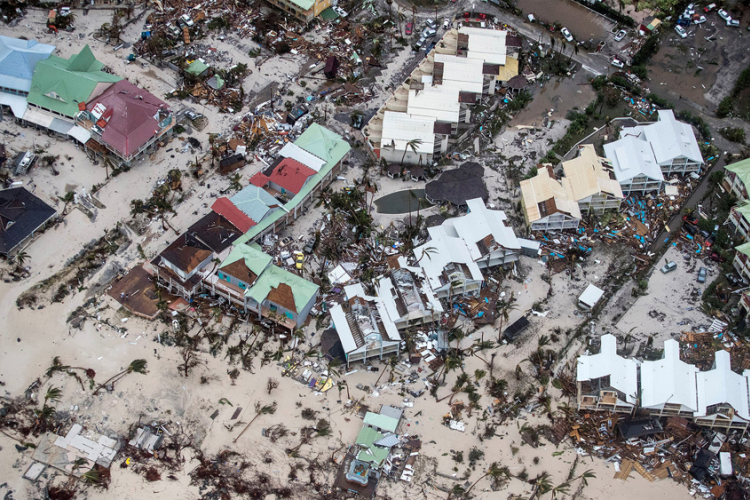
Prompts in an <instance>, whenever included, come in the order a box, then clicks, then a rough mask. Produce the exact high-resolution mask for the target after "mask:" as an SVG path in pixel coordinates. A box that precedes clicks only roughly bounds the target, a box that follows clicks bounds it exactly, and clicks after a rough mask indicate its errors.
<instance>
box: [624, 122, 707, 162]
mask: <svg viewBox="0 0 750 500" xmlns="http://www.w3.org/2000/svg"><path fill="white" fill-rule="evenodd" d="M626 133H633V134H634V135H639V136H640V137H642V139H643V140H645V141H648V142H649V143H650V144H651V148H652V149H653V152H654V158H656V162H657V163H659V164H660V165H669V164H670V163H671V162H672V160H673V159H675V158H681V157H685V158H689V159H691V160H693V161H697V162H701V163H703V156H702V155H701V150H700V147H699V146H698V141H697V140H696V138H695V133H694V132H693V127H692V126H690V125H688V124H686V123H682V122H680V121H677V119H676V118H675V117H674V113H673V112H672V110H671V109H663V110H660V111H659V121H657V122H656V123H651V124H649V125H640V126H637V127H632V128H624V129H623V130H622V134H623V135H624V134H626Z"/></svg>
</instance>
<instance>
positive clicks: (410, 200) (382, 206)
mask: <svg viewBox="0 0 750 500" xmlns="http://www.w3.org/2000/svg"><path fill="white" fill-rule="evenodd" d="M417 200H419V205H417ZM375 206H376V207H377V208H378V213H379V214H407V213H409V212H413V211H415V210H416V209H417V206H419V208H420V209H422V208H429V207H431V206H432V203H430V202H429V201H427V199H426V198H425V196H424V189H404V190H403V191H396V192H395V193H391V194H387V195H385V196H383V197H381V198H378V199H377V200H375Z"/></svg>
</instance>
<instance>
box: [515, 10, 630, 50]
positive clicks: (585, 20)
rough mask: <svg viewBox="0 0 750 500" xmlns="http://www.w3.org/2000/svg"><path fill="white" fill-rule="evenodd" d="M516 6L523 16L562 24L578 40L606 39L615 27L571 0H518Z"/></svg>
mask: <svg viewBox="0 0 750 500" xmlns="http://www.w3.org/2000/svg"><path fill="white" fill-rule="evenodd" d="M516 7H518V8H519V9H521V10H522V11H523V13H524V17H525V16H527V15H528V14H534V16H535V17H536V18H537V19H539V20H541V21H544V22H545V23H549V24H552V23H555V22H558V23H560V24H562V25H563V26H564V27H566V28H568V29H569V30H570V32H571V34H572V35H573V37H575V38H576V39H577V40H579V41H584V40H591V39H593V40H594V42H598V41H600V40H606V39H607V36H608V35H609V34H610V33H611V32H612V30H613V29H614V27H615V26H614V24H613V23H611V22H610V21H608V20H607V19H605V18H604V17H602V16H600V15H598V14H596V13H595V12H592V11H590V10H589V9H587V8H585V7H584V6H582V5H580V4H577V3H575V2H573V1H571V0H518V1H517V2H516Z"/></svg>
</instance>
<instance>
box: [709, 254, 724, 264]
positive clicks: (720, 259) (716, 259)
mask: <svg viewBox="0 0 750 500" xmlns="http://www.w3.org/2000/svg"><path fill="white" fill-rule="evenodd" d="M708 258H709V259H711V260H712V261H714V262H724V261H725V260H726V259H725V258H724V257H722V256H721V255H720V254H719V252H711V255H709V256H708Z"/></svg>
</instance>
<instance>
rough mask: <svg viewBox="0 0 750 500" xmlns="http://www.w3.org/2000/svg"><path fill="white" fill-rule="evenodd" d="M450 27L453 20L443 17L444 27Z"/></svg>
mask: <svg viewBox="0 0 750 500" xmlns="http://www.w3.org/2000/svg"><path fill="white" fill-rule="evenodd" d="M450 27H451V20H450V19H448V18H447V17H446V18H445V19H443V29H446V30H447V29H448V28H450Z"/></svg>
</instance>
